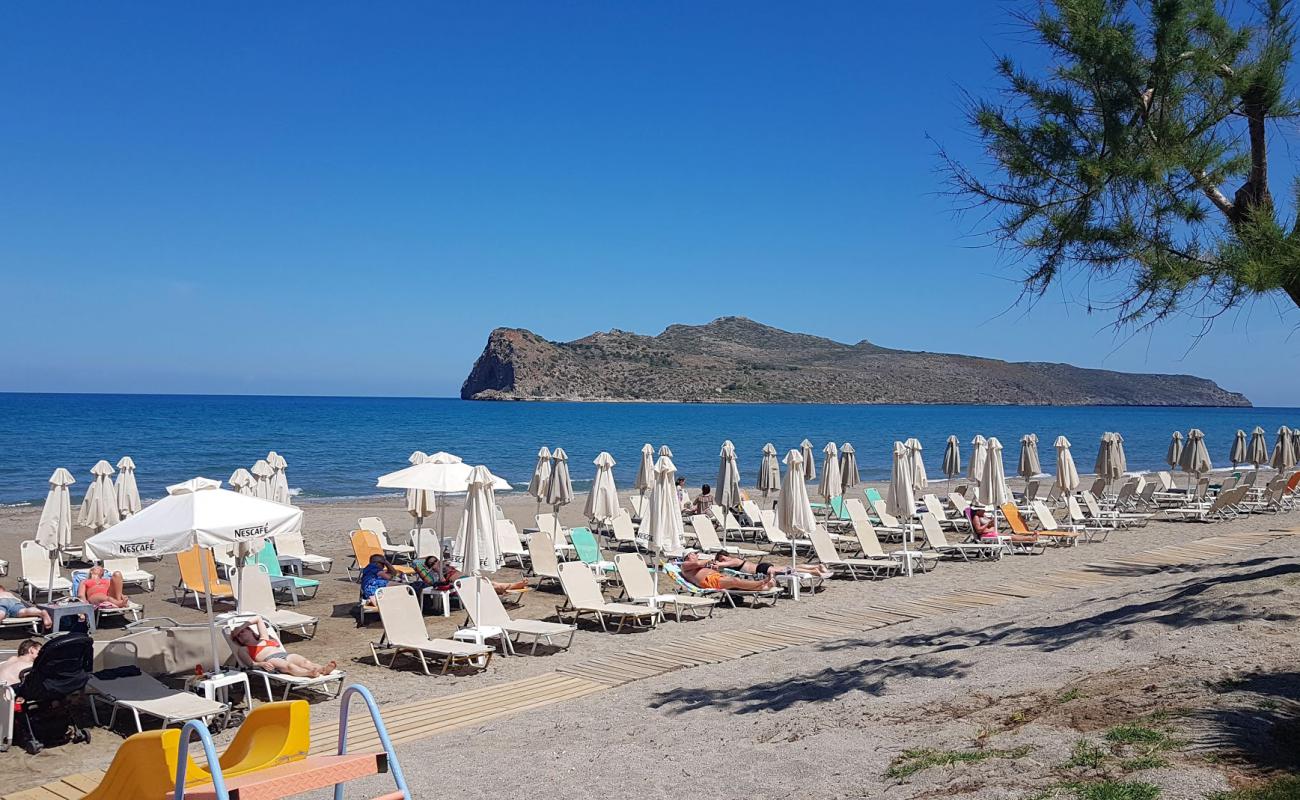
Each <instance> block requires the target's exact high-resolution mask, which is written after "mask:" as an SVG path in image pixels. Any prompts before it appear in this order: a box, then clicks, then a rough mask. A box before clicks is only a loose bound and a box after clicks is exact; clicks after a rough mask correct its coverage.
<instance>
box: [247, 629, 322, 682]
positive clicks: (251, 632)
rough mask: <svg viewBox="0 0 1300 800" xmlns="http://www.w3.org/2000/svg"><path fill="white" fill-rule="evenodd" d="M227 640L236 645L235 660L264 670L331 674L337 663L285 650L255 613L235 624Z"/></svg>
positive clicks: (309, 675)
mask: <svg viewBox="0 0 1300 800" xmlns="http://www.w3.org/2000/svg"><path fill="white" fill-rule="evenodd" d="M230 640H231V641H233V642H234V643H235V644H236V645H237V647H236V648H235V660H237V661H238V662H239V663H240V664H242V665H243V666H245V667H253V668H256V669H260V670H262V671H264V672H281V673H284V674H285V675H292V676H293V677H295V678H319V677H321V676H322V675H328V674H330V673H331V672H333V671H334V668H335V667H337V666H338V664H337V663H336V662H334V661H331V662H330V663H328V664H326V665H325V666H323V667H322V666H319V665H317V664H313V663H312V662H310V661H308V660H307V659H305V658H303V657H302V656H300V655H298V654H297V653H290V652H289V651H288V650H285V649H284V645H282V644H280V640H279V639H276V638H275V637H274V636H272V635H271V632H270V631H268V630H267V629H266V623H265V622H263V621H262V618H261V617H254V618H253V619H251V620H249V621H248V622H245V623H244V624H243V625H240V626H239V627H238V628H235V629H234V630H233V631H231V632H230Z"/></svg>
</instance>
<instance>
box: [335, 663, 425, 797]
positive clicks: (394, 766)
mask: <svg viewBox="0 0 1300 800" xmlns="http://www.w3.org/2000/svg"><path fill="white" fill-rule="evenodd" d="M354 694H359V695H361V699H362V700H365V701H366V709H367V710H368V711H369V712H370V721H371V722H373V723H374V725H375V732H376V733H378V734H379V743H380V744H381V745H383V748H384V754H385V755H386V756H387V757H388V768H389V769H390V770H392V772H393V780H394V782H396V783H397V788H398V789H399V790H400V791H401V792H402V797H404V798H406V800H410V798H411V792H410V790H409V789H408V788H407V787H406V776H404V775H403V774H402V765H401V764H399V763H398V761H397V751H395V750H394V749H393V742H392V740H391V739H389V738H388V729H387V728H386V727H384V720H383V717H381V716H380V715H379V706H378V705H377V704H376V703H375V698H374V697H373V696H372V695H371V694H370V690H369V689H367V688H366V687H364V686H362V685H361V684H359V683H352V684H348V686H347V688H345V689H344V690H343V694H342V695H341V696H340V697H339V748H338V754H339V755H341V756H342V755H347V752H348V711H349V709H351V707H352V704H351V703H350V702H349V701H350V700H351V699H352V695H354ZM334 800H343V784H341V783H336V784H334Z"/></svg>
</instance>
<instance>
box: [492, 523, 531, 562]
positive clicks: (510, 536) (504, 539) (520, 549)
mask: <svg viewBox="0 0 1300 800" xmlns="http://www.w3.org/2000/svg"><path fill="white" fill-rule="evenodd" d="M496 531H497V547H499V548H500V549H501V557H502V558H503V559H514V560H515V563H516V564H518V565H519V568H520V569H525V568H526V567H527V566H528V562H527V559H528V548H526V547H524V542H523V540H522V539H520V538H519V529H518V528H516V527H515V524H514V523H513V522H511V521H510V520H508V519H499V520H497V521H496Z"/></svg>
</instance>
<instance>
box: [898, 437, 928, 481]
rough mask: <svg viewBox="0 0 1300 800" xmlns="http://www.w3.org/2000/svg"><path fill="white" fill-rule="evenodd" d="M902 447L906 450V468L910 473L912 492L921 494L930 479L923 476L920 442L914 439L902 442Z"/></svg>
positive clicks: (923, 460) (923, 463)
mask: <svg viewBox="0 0 1300 800" xmlns="http://www.w3.org/2000/svg"><path fill="white" fill-rule="evenodd" d="M903 447H906V448H907V461H908V465H907V468H908V469H909V470H911V473H912V491H913V492H914V493H915V492H923V491H925V488H926V487H927V486H929V485H930V479H929V477H928V476H927V475H926V474H925V459H924V458H922V454H921V440H920V439H917V438H915V437H913V438H911V439H908V440H907V441H905V442H903Z"/></svg>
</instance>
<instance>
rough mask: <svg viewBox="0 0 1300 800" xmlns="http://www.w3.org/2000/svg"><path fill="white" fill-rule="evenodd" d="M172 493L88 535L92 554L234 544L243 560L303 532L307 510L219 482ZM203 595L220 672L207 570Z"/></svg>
mask: <svg viewBox="0 0 1300 800" xmlns="http://www.w3.org/2000/svg"><path fill="white" fill-rule="evenodd" d="M167 493H168V494H167V496H166V497H164V498H163V499H161V500H159V501H158V502H156V503H154V504H153V505H151V506H149V507H148V508H146V509H144V510H143V511H141V512H140V513H139V514H136V515H135V516H133V517H131V518H130V519H128V520H124V521H123V522H120V523H118V524H117V525H114V526H113V527H111V528H109V529H108V530H106V531H104V532H103V533H99V534H96V535H94V536H91V537H90V538H88V539H86V553H87V555H88V556H89V557H91V558H94V559H97V560H101V561H102V560H104V559H108V558H122V557H124V556H163V555H168V554H171V553H181V552H184V551H186V550H189V549H190V548H191V547H194V546H195V545H198V546H199V547H208V548H216V547H225V548H228V547H232V546H233V547H235V548H236V555H237V556H239V558H240V562H241V563H242V562H243V557H244V556H246V555H247V554H249V553H253V552H256V551H257V549H258V548H259V547H260V546H261V544H262V542H264V541H265V540H266V539H267V538H269V537H273V536H277V535H279V534H282V533H289V532H291V531H296V530H301V528H302V510H301V509H297V508H294V507H293V506H286V505H281V504H280V503H274V502H269V501H266V500H263V499H261V498H257V497H248V496H246V495H242V494H239V493H237V492H231V491H228V490H226V489H222V488H221V483H220V482H219V481H213V480H208V479H207V478H194V479H193V480H189V481H186V482H185V483H178V484H176V485H174V486H168V487H167ZM202 573H203V593H204V594H205V595H208V598H207V602H206V603H205V604H204V605H206V606H207V612H208V631H209V638H210V644H211V645H212V667H213V670H214V671H216V672H220V671H221V657H220V655H219V654H218V650H217V627H216V622H215V621H214V620H213V616H212V596H211V594H212V593H211V587H210V586H209V585H208V571H207V570H206V569H205V570H202Z"/></svg>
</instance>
